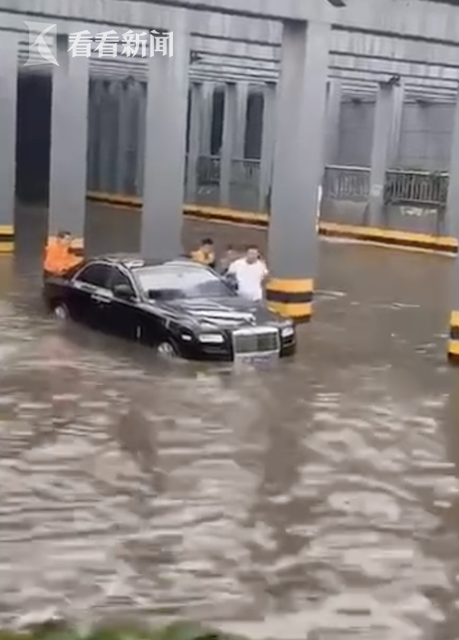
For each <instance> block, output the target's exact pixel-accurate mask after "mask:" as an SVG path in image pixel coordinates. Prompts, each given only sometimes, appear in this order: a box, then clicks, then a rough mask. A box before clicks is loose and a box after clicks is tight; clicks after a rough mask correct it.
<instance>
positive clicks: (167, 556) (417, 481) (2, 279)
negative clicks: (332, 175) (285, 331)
mask: <svg viewBox="0 0 459 640" xmlns="http://www.w3.org/2000/svg"><path fill="white" fill-rule="evenodd" d="M322 250H323V254H325V256H326V259H327V261H326V266H325V267H322V271H321V273H322V274H323V275H322V282H321V283H320V285H321V290H320V292H319V295H318V316H319V317H318V319H317V320H316V321H315V323H314V324H312V325H311V326H310V327H306V328H304V329H302V331H301V338H300V340H301V347H300V352H299V354H298V356H297V357H296V358H295V360H293V361H290V362H282V363H281V364H279V366H275V367H271V368H268V369H267V370H262V371H254V370H250V369H249V370H244V371H241V372H238V373H234V372H232V371H231V369H228V368H226V369H221V370H219V369H218V368H216V367H208V366H202V365H192V364H188V363H180V364H170V365H167V366H165V364H164V363H159V362H158V361H157V360H156V358H155V357H154V356H153V354H151V353H149V352H147V351H145V350H142V349H137V348H132V347H131V346H129V345H126V344H124V343H122V342H120V341H116V340H111V339H108V338H104V337H102V336H99V335H96V334H92V333H90V332H89V331H85V330H81V329H76V328H74V327H68V328H65V329H57V327H56V325H55V324H54V323H53V321H52V320H49V319H48V318H46V317H44V316H43V314H42V311H41V308H40V304H39V301H38V298H37V296H36V295H35V286H36V282H37V280H36V279H35V280H34V279H33V278H30V277H29V275H27V277H24V272H23V271H22V272H20V273H19V274H18V273H16V275H14V273H12V271H11V263H10V261H9V260H8V259H1V261H0V329H1V332H0V363H1V365H2V369H1V374H0V375H1V389H2V394H1V397H0V420H1V429H0V450H1V462H0V486H1V492H2V499H1V501H0V525H1V526H0V575H1V584H2V597H1V606H0V615H1V618H2V621H3V622H10V621H11V620H12V619H15V618H16V617H17V616H20V615H25V614H26V613H29V612H30V611H32V612H34V611H37V612H42V613H43V611H45V612H53V611H54V612H57V613H60V614H63V615H68V616H70V617H80V616H84V617H87V616H88V610H90V614H89V615H92V616H94V617H100V616H106V615H110V614H112V613H113V612H116V614H117V615H123V614H126V615H127V614H128V613H129V612H133V611H135V612H138V614H139V615H146V616H154V617H157V616H159V615H161V616H163V615H175V614H180V615H183V616H190V617H195V618H203V619H207V620H212V621H214V622H218V623H219V624H222V625H224V626H227V627H228V628H230V629H232V630H236V631H240V632H243V633H247V634H252V635H253V636H254V637H260V638H262V637H276V638H278V639H279V638H286V639H288V640H297V639H298V640H304V638H305V637H306V635H307V634H310V635H308V637H311V638H320V639H321V640H322V639H325V638H327V639H331V638H341V637H344V636H346V637H347V635H350V634H352V636H353V637H355V636H356V635H357V636H360V635H364V636H365V637H371V638H372V640H373V639H379V638H381V639H383V638H384V639H386V638H387V639H388V640H389V638H390V639H391V640H393V639H394V638H397V639H399V640H404V639H405V638H406V639H411V638H422V639H424V638H425V639H426V640H430V639H432V638H435V639H437V638H445V640H449V639H451V640H453V638H455V637H456V635H455V632H456V630H457V623H458V616H457V607H456V598H457V593H458V589H457V582H456V574H457V554H458V539H457V532H458V526H459V525H458V520H457V517H456V513H455V504H456V500H457V491H458V484H457V480H456V478H457V470H456V466H455V463H456V452H457V451H458V447H459V443H456V440H455V438H456V436H455V434H454V427H457V415H458V414H457V412H455V407H454V405H453V399H448V392H449V389H450V385H451V383H453V384H455V381H456V379H457V378H456V374H455V373H454V372H450V371H449V369H448V368H447V367H445V366H444V361H443V360H444V358H443V348H444V346H443V342H442V340H443V339H442V332H443V330H444V326H443V318H444V317H446V316H445V310H446V309H447V304H446V302H445V300H443V299H442V298H441V295H443V293H441V291H443V289H442V286H441V283H442V282H444V280H445V278H446V271H447V269H448V268H449V263H445V262H441V261H430V262H429V261H428V260H427V261H425V260H426V259H425V257H424V256H422V257H419V256H416V259H414V258H413V256H412V255H408V256H404V255H403V254H395V257H394V261H395V262H396V264H393V265H391V266H390V267H387V256H388V255H389V254H387V253H385V252H378V250H373V251H369V250H368V248H361V247H359V248H356V247H352V246H347V245H337V246H333V247H331V246H328V245H323V247H322ZM322 259H323V256H322ZM420 268H422V269H424V270H425V277H424V278H423V279H424V281H425V279H426V278H431V279H432V280H433V281H435V279H436V280H437V282H438V283H439V286H435V285H433V286H432V290H431V291H430V292H429V296H427V295H426V292H425V290H424V289H423V288H422V287H421V283H419V286H417V285H415V284H414V283H415V282H417V280H416V278H415V277H414V275H413V271H414V270H415V271H416V273H417V274H419V269H420ZM382 272H384V275H382ZM359 273H360V274H361V273H365V279H362V281H359V280H358V279H357V281H356V277H355V276H356V274H359ZM432 292H433V293H432ZM25 294H26V295H25ZM435 296H436V297H435ZM393 301H395V302H393ZM446 315H447V314H446ZM426 345H427V346H426ZM429 345H430V346H429ZM447 410H448V411H450V416H449V418H448V419H447V417H446V416H447V414H446V411H447ZM455 416H456V418H455ZM449 427H451V432H449V431H448V428H449Z"/></svg>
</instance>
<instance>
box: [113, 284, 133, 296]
mask: <svg viewBox="0 0 459 640" xmlns="http://www.w3.org/2000/svg"><path fill="white" fill-rule="evenodd" d="M113 293H114V294H115V296H116V297H117V298H121V299H122V300H132V299H133V298H134V293H133V291H132V289H131V287H130V286H129V285H128V284H117V285H115V287H114V289H113Z"/></svg>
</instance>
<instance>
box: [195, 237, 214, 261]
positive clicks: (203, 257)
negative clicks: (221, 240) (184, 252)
mask: <svg viewBox="0 0 459 640" xmlns="http://www.w3.org/2000/svg"><path fill="white" fill-rule="evenodd" d="M191 258H192V260H194V261H195V262H200V263H201V264H205V265H207V266H208V267H215V262H216V261H215V250H214V241H213V240H212V238H204V240H202V242H201V246H200V247H199V249H197V250H196V251H192V252H191Z"/></svg>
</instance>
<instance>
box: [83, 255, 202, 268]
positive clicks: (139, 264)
mask: <svg viewBox="0 0 459 640" xmlns="http://www.w3.org/2000/svg"><path fill="white" fill-rule="evenodd" d="M95 261H103V262H111V263H112V264H114V265H119V266H123V267H125V268H126V269H132V270H135V269H142V268H145V267H159V266H171V267H177V266H180V265H182V266H193V267H198V268H199V267H203V266H204V265H201V264H199V263H197V262H194V261H193V260H191V258H188V257H187V256H180V257H177V258H173V259H170V260H157V259H154V258H145V257H143V256H142V255H140V254H139V253H110V254H105V255H100V256H97V257H95V258H92V259H91V260H90V262H95Z"/></svg>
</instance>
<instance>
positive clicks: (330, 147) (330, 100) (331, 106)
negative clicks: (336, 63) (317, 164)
mask: <svg viewBox="0 0 459 640" xmlns="http://www.w3.org/2000/svg"><path fill="white" fill-rule="evenodd" d="M341 99H342V88H341V80H340V79H338V78H333V79H332V80H330V81H329V83H328V87H327V127H326V132H325V164H326V165H333V164H335V163H336V162H338V152H339V124H340V117H341Z"/></svg>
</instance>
